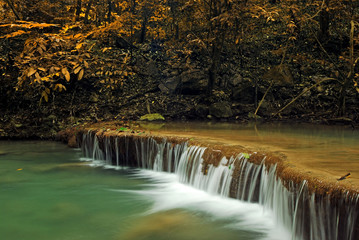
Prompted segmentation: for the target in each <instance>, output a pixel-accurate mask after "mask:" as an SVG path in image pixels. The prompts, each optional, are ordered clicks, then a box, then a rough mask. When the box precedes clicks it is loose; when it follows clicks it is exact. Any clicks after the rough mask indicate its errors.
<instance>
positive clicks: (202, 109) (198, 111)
mask: <svg viewBox="0 0 359 240" xmlns="http://www.w3.org/2000/svg"><path fill="white" fill-rule="evenodd" d="M194 111H195V115H196V116H198V117H201V118H205V117H206V116H207V115H208V113H209V109H208V106H206V105H204V104H198V105H197V106H195V107H194Z"/></svg>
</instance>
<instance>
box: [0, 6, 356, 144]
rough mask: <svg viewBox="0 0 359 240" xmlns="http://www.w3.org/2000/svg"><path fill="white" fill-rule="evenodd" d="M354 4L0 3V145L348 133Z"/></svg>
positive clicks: (352, 120) (352, 122)
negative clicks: (278, 131) (59, 135)
mask: <svg viewBox="0 0 359 240" xmlns="http://www.w3.org/2000/svg"><path fill="white" fill-rule="evenodd" d="M358 61H359V1H356V0H142V1H139V0H121V1H117V0H63V1H55V0H41V1H40V0H21V1H20V0H0V74H1V78H0V98H1V99H0V100H1V101H0V113H1V114H0V138H33V137H37V138H51V137H53V136H55V135H56V132H58V131H59V130H61V129H64V128H66V127H69V126H74V125H78V124H82V123H85V122H100V121H106V120H119V121H127V120H138V119H139V118H140V117H141V116H143V115H145V114H149V113H159V114H161V115H162V116H163V117H164V118H165V119H166V120H182V121H185V120H202V121H233V122H239V123H241V122H248V121H286V122H310V123H320V124H331V125H332V124H345V125H348V126H351V127H352V128H356V127H358V125H359V85H358V83H359V66H358Z"/></svg>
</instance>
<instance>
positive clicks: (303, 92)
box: [273, 78, 338, 116]
mask: <svg viewBox="0 0 359 240" xmlns="http://www.w3.org/2000/svg"><path fill="white" fill-rule="evenodd" d="M329 80H335V81H338V79H335V78H323V79H322V80H320V81H319V82H317V83H316V84H314V85H312V86H311V87H309V88H307V89H305V90H303V91H302V92H301V93H300V94H299V95H298V96H296V97H295V98H293V99H292V101H290V102H289V103H288V104H287V105H285V106H284V107H283V108H281V109H280V110H279V111H278V112H277V113H275V114H274V115H273V116H276V115H278V114H279V113H281V112H282V111H283V110H284V109H286V108H287V107H288V106H289V105H292V103H294V102H295V101H296V100H297V99H298V98H300V97H301V96H303V95H304V94H305V93H306V92H308V91H309V90H310V89H312V88H314V87H316V86H318V85H319V84H321V83H322V82H325V81H329Z"/></svg>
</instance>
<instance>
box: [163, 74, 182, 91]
mask: <svg viewBox="0 0 359 240" xmlns="http://www.w3.org/2000/svg"><path fill="white" fill-rule="evenodd" d="M180 82H181V79H180V77H178V76H176V77H171V78H169V79H167V80H166V81H165V82H163V83H160V84H159V85H158V88H159V89H160V90H161V91H162V92H164V93H174V92H175V91H176V89H177V87H178V84H180Z"/></svg>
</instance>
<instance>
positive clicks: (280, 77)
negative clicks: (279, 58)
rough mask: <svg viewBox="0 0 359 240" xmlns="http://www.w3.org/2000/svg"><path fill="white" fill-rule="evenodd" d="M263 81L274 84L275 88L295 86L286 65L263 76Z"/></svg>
mask: <svg viewBox="0 0 359 240" xmlns="http://www.w3.org/2000/svg"><path fill="white" fill-rule="evenodd" d="M263 80H265V81H267V82H272V81H273V85H274V86H293V75H292V71H291V70H290V68H289V66H288V65H286V64H282V65H278V66H275V67H272V68H271V69H269V70H268V72H266V73H265V74H264V75H263Z"/></svg>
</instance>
